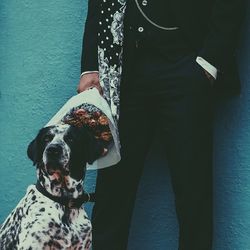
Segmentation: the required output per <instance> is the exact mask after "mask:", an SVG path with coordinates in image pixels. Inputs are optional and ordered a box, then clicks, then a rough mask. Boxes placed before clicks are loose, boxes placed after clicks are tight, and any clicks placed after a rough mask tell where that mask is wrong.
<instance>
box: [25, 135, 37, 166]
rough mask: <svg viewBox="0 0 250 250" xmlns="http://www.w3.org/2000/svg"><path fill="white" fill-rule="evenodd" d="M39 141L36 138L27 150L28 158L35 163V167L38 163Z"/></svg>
mask: <svg viewBox="0 0 250 250" xmlns="http://www.w3.org/2000/svg"><path fill="white" fill-rule="evenodd" d="M37 150H38V149H37V141H36V138H35V139H34V140H33V141H32V142H31V143H30V144H29V146H28V149H27V155H28V157H29V158H30V159H31V160H32V161H33V165H36V163H37V162H38V152H37Z"/></svg>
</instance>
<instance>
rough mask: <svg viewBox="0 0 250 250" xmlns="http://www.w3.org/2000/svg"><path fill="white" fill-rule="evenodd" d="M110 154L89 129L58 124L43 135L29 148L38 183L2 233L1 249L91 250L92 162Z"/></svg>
mask: <svg viewBox="0 0 250 250" xmlns="http://www.w3.org/2000/svg"><path fill="white" fill-rule="evenodd" d="M105 153H106V149H105V148H103V146H102V145H101V144H100V143H99V142H98V141H97V140H96V139H95V137H94V136H93V135H92V134H91V133H90V132H89V131H88V130H87V128H85V127H83V128H77V127H73V126H70V125H65V124H64V125H63V124H61V125H56V126H51V127H46V128H43V129H41V130H40V132H39V133H38V135H37V137H36V138H35V139H34V140H33V141H32V142H31V143H30V145H29V147H28V156H29V158H30V159H31V160H32V161H33V163H34V165H36V168H37V184H36V185H31V186H29V187H28V189H27V192H26V195H25V196H24V197H23V198H22V200H21V201H20V202H19V204H18V205H17V207H16V208H15V209H14V210H13V211H12V213H11V214H10V215H9V216H8V218H7V219H6V220H5V222H4V223H3V225H2V226H1V228H0V249H1V250H15V249H18V250H26V249H29V250H31V249H32V250H34V249H37V250H41V249H85V250H87V249H90V247H91V241H92V238H91V236H92V235H91V223H90V220H89V219H88V217H87V214H86V212H85V211H84V208H83V206H82V204H83V203H84V202H86V201H89V200H90V199H94V196H90V195H89V194H87V193H85V192H84V190H83V179H84V176H85V171H86V163H90V164H91V163H93V162H94V161H95V160H96V159H97V158H99V157H100V156H101V155H103V154H105Z"/></svg>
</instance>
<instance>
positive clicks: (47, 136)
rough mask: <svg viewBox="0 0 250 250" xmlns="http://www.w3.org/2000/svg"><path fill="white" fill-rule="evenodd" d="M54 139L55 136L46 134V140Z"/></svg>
mask: <svg viewBox="0 0 250 250" xmlns="http://www.w3.org/2000/svg"><path fill="white" fill-rule="evenodd" d="M52 139H53V136H52V135H46V136H45V137H44V139H43V140H44V141H45V142H50V141H52Z"/></svg>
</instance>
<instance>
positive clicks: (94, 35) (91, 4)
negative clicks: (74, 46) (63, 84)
mask: <svg viewBox="0 0 250 250" xmlns="http://www.w3.org/2000/svg"><path fill="white" fill-rule="evenodd" d="M99 9H100V6H99V0H89V1H88V13H87V18H86V22H85V29H84V33H83V41H82V56H81V72H84V71H98V19H99V18H98V17H99Z"/></svg>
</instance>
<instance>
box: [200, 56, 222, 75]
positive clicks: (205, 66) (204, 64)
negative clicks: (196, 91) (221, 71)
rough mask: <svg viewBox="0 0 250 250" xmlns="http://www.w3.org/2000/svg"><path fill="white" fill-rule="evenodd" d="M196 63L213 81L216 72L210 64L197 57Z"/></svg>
mask: <svg viewBox="0 0 250 250" xmlns="http://www.w3.org/2000/svg"><path fill="white" fill-rule="evenodd" d="M196 62H197V63H198V64H199V65H200V66H201V67H202V68H203V69H205V70H206V71H207V72H208V73H209V74H210V75H211V76H212V77H213V78H214V79H216V78H217V73H218V70H217V69H216V68H215V67H214V66H213V65H212V64H210V63H209V62H208V61H206V60H205V59H204V58H202V57H200V56H197V58H196Z"/></svg>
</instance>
